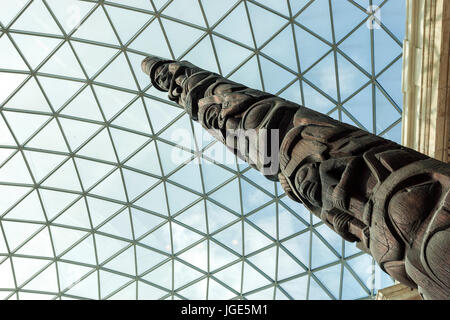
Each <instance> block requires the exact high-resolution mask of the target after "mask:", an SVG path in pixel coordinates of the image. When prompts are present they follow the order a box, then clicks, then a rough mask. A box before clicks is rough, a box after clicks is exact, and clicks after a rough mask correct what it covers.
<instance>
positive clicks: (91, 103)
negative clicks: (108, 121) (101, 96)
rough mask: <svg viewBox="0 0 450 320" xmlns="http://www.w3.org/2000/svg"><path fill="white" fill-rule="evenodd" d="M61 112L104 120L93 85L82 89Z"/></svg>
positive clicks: (83, 117) (72, 115) (82, 117)
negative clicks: (93, 91)
mask: <svg viewBox="0 0 450 320" xmlns="http://www.w3.org/2000/svg"><path fill="white" fill-rule="evenodd" d="M61 114H63V115H67V116H71V117H77V118H81V119H89V120H96V121H103V118H102V115H101V113H100V110H99V108H98V105H97V103H96V101H95V97H94V94H93V93H92V89H91V87H86V88H85V89H84V90H83V91H81V93H79V94H78V95H77V96H76V97H75V99H73V100H72V101H71V102H70V103H69V104H68V105H67V106H66V107H65V108H64V109H63V110H62V111H61Z"/></svg>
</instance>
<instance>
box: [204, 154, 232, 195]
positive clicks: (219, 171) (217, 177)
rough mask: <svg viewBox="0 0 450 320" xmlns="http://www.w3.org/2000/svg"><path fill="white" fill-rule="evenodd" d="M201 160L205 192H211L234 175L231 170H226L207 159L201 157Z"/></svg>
mask: <svg viewBox="0 0 450 320" xmlns="http://www.w3.org/2000/svg"><path fill="white" fill-rule="evenodd" d="M201 161H202V164H201V166H202V173H203V182H204V184H205V192H210V191H211V190H213V189H214V188H216V187H217V186H219V185H220V184H222V183H224V182H225V181H227V180H229V179H231V177H233V176H234V174H233V173H231V172H230V171H228V170H225V169H223V168H222V167H220V166H217V165H215V164H214V163H212V162H210V161H208V160H206V159H201Z"/></svg>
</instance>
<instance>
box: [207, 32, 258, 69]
mask: <svg viewBox="0 0 450 320" xmlns="http://www.w3.org/2000/svg"><path fill="white" fill-rule="evenodd" d="M213 41H214V45H215V48H216V52H217V57H218V59H219V64H220V68H221V70H222V74H223V75H224V76H226V75H228V74H229V73H230V72H231V71H233V70H234V69H235V68H236V67H237V66H238V65H240V64H241V63H242V62H243V61H245V60H246V59H247V58H248V57H249V56H250V55H251V54H252V51H250V50H248V49H245V48H244V47H241V46H239V45H237V44H234V43H232V42H230V41H228V40H225V39H223V38H220V37H217V36H215V35H214V36H213ZM227 52H233V54H227Z"/></svg>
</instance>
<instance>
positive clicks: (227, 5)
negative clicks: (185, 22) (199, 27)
mask: <svg viewBox="0 0 450 320" xmlns="http://www.w3.org/2000/svg"><path fill="white" fill-rule="evenodd" d="M163 1H164V0H163ZM201 2H202V7H203V10H204V11H205V15H206V19H207V20H208V23H209V25H210V26H212V25H214V24H215V23H216V22H217V21H218V20H219V19H220V18H222V17H223V16H224V14H225V13H226V12H228V11H229V10H230V9H231V8H232V7H233V6H234V5H235V3H236V2H237V1H236V0H231V1H214V2H211V1H207V0H206V1H205V0H202V1H201Z"/></svg>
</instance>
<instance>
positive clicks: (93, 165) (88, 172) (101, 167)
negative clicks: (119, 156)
mask: <svg viewBox="0 0 450 320" xmlns="http://www.w3.org/2000/svg"><path fill="white" fill-rule="evenodd" d="M75 163H76V166H77V169H78V173H79V174H80V178H81V183H82V184H83V188H84V189H85V190H87V189H90V188H91V187H92V186H93V185H94V184H95V183H97V182H98V181H99V180H100V179H101V178H103V177H105V176H106V175H107V174H108V173H110V172H111V171H112V170H113V169H114V168H115V167H114V166H112V165H109V164H104V163H101V162H96V161H91V160H85V159H81V158H75Z"/></svg>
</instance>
